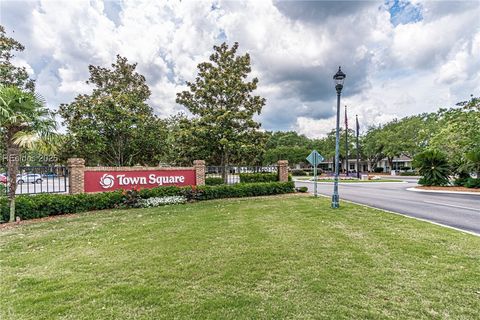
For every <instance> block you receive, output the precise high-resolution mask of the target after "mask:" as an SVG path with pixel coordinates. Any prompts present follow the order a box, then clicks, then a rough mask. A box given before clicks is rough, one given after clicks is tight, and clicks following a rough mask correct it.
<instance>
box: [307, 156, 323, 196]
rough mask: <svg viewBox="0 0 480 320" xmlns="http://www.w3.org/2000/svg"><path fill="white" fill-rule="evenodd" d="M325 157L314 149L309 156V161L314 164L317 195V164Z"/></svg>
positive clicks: (315, 192) (314, 182)
mask: <svg viewBox="0 0 480 320" xmlns="http://www.w3.org/2000/svg"><path fill="white" fill-rule="evenodd" d="M323 160H324V158H323V157H322V155H321V154H320V153H318V151H317V150H313V151H312V152H311V153H310V154H309V155H308V157H307V161H308V162H310V164H311V165H312V166H313V195H314V196H315V197H316V196H317V166H318V164H319V163H320V162H322V161H323Z"/></svg>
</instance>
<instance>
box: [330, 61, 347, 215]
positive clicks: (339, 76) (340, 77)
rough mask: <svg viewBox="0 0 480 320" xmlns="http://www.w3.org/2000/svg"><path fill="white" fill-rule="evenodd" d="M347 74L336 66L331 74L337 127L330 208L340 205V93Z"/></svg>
mask: <svg viewBox="0 0 480 320" xmlns="http://www.w3.org/2000/svg"><path fill="white" fill-rule="evenodd" d="M346 77H347V76H346V75H345V73H343V72H342V68H341V67H338V71H337V73H336V74H335V75H334V76H333V80H335V89H336V90H337V128H336V131H335V180H334V183H333V196H332V208H338V207H340V196H339V195H338V162H339V160H340V95H341V93H342V89H343V82H344V81H345V78H346Z"/></svg>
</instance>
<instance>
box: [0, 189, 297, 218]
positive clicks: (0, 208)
mask: <svg viewBox="0 0 480 320" xmlns="http://www.w3.org/2000/svg"><path fill="white" fill-rule="evenodd" d="M294 191H295V184H294V183H293V182H291V181H289V182H268V183H251V184H242V183H239V184H235V185H218V186H198V187H158V188H153V189H142V190H139V191H135V190H128V191H122V190H118V191H112V192H102V193H90V194H75V195H69V194H38V195H32V196H27V195H23V196H18V197H17V199H16V215H17V216H18V217H20V218H21V219H22V220H27V219H35V218H43V217H48V216H54V215H60V214H68V213H79V212H85V211H93V210H103V209H113V208H125V207H137V206H138V205H139V203H142V202H143V200H145V199H149V198H165V197H172V196H176V197H179V196H180V197H184V198H185V199H187V200H188V201H192V200H210V199H221V198H239V197H254V196H265V195H273V194H283V193H292V192H294ZM0 218H1V220H3V221H8V218H9V209H8V201H7V198H6V197H0Z"/></svg>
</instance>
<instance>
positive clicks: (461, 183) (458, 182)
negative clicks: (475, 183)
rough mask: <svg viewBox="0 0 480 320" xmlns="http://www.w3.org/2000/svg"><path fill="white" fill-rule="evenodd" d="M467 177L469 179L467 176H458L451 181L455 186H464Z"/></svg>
mask: <svg viewBox="0 0 480 320" xmlns="http://www.w3.org/2000/svg"><path fill="white" fill-rule="evenodd" d="M468 179H470V178H469V177H458V178H457V179H455V181H454V182H453V185H454V186H456V187H464V186H465V184H467V181H468Z"/></svg>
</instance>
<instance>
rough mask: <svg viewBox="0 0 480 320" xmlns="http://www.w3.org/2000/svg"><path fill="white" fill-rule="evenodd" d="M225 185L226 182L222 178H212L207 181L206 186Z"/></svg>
mask: <svg viewBox="0 0 480 320" xmlns="http://www.w3.org/2000/svg"><path fill="white" fill-rule="evenodd" d="M224 183H225V182H224V181H223V179H222V178H220V177H210V178H206V179H205V184H206V185H207V186H218V185H220V184H224Z"/></svg>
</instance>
